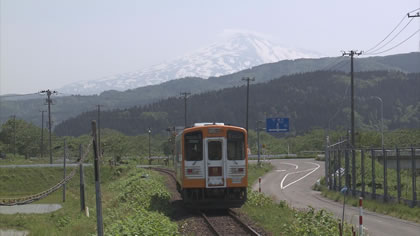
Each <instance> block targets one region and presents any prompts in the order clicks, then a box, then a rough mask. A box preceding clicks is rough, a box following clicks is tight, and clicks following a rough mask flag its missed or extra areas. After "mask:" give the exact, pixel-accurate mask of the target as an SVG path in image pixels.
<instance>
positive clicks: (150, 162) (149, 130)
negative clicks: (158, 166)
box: [147, 127, 152, 165]
mask: <svg viewBox="0 0 420 236" xmlns="http://www.w3.org/2000/svg"><path fill="white" fill-rule="evenodd" d="M147 133H148V134H149V165H151V164H152V159H151V158H152V156H151V152H150V134H151V133H152V130H151V129H150V127H149V129H148V130H147Z"/></svg>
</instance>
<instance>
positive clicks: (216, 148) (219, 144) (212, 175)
mask: <svg viewBox="0 0 420 236" xmlns="http://www.w3.org/2000/svg"><path fill="white" fill-rule="evenodd" d="M204 143H205V144H204V150H205V163H206V164H205V165H206V170H207V171H206V187H207V188H218V187H219V188H220V187H226V170H225V166H226V165H225V162H226V140H225V139H224V138H207V139H206V141H205V142H204Z"/></svg>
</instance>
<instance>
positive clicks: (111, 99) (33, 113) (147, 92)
mask: <svg viewBox="0 0 420 236" xmlns="http://www.w3.org/2000/svg"><path fill="white" fill-rule="evenodd" d="M419 65H420V53H418V52H415V53H408V54H399V55H391V56H385V57H369V58H356V59H355V66H354V68H355V71H372V70H387V71H391V70H395V71H402V72H406V73H419V72H420V66H419ZM349 69H350V59H349V58H347V57H335V58H320V59H297V60H285V61H280V62H277V63H270V64H264V65H260V66H256V67H253V68H250V69H248V70H244V71H240V72H237V73H234V74H230V75H225V76H220V77H211V78H209V79H207V80H205V79H201V78H183V79H177V80H172V81H168V82H166V83H162V84H160V85H153V86H146V87H140V88H136V89H132V90H127V91H125V92H118V91H112V90H111V91H106V92H103V93H101V94H100V95H95V96H79V95H73V96H65V97H57V96H52V99H53V101H54V104H55V105H54V106H53V107H52V110H53V112H52V119H53V124H54V125H57V124H59V123H60V122H62V121H64V120H66V119H69V118H71V117H74V116H77V115H79V114H81V113H82V112H87V111H91V110H93V109H95V106H96V105H97V104H101V105H103V107H102V109H103V110H112V109H123V108H129V107H133V106H142V105H146V104H150V103H152V102H156V101H159V100H162V99H166V98H169V97H174V96H179V94H180V92H185V91H187V92H191V93H193V94H199V93H203V92H208V91H215V90H218V89H223V88H229V87H234V86H241V85H243V84H244V82H243V81H242V80H241V79H242V78H243V77H254V78H255V79H256V81H255V82H254V84H256V83H262V82H267V81H270V80H272V79H278V78H281V77H282V76H284V75H291V74H295V73H305V72H311V71H317V70H321V71H322V70H325V71H343V72H348V71H349ZM34 92H36V91H34ZM58 92H59V94H60V91H58ZM28 97H30V98H32V97H33V96H28ZM17 98H19V99H22V97H16V98H13V97H0V110H1V114H0V123H4V122H5V121H6V120H7V119H9V118H10V116H11V115H16V116H17V117H19V118H20V119H24V120H26V121H29V122H32V123H34V124H37V125H39V126H40V122H41V115H40V113H39V110H45V109H46V106H45V98H46V97H45V96H41V95H38V98H37V99H27V100H11V99H17Z"/></svg>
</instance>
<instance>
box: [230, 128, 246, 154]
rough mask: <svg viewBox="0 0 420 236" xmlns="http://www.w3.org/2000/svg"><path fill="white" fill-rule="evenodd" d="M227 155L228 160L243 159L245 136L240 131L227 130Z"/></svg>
mask: <svg viewBox="0 0 420 236" xmlns="http://www.w3.org/2000/svg"><path fill="white" fill-rule="evenodd" d="M227 135H228V138H227V155H228V160H244V159H245V136H244V134H243V133H242V132H238V131H232V130H230V131H228V132H227Z"/></svg>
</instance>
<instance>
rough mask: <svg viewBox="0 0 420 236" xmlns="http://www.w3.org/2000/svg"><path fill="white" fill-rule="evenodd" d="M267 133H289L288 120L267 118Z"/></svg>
mask: <svg viewBox="0 0 420 236" xmlns="http://www.w3.org/2000/svg"><path fill="white" fill-rule="evenodd" d="M266 124H267V129H266V131H267V132H289V118H267V121H266Z"/></svg>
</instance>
